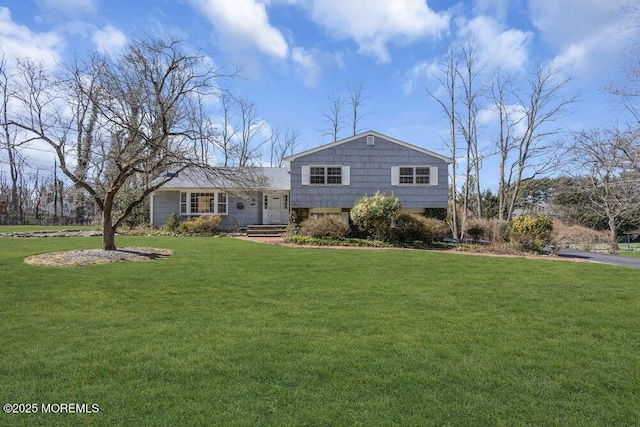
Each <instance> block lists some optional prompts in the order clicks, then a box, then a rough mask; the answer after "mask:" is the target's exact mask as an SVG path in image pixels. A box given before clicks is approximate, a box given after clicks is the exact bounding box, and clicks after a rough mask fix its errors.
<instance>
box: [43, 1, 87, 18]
mask: <svg viewBox="0 0 640 427" xmlns="http://www.w3.org/2000/svg"><path fill="white" fill-rule="evenodd" d="M37 2H38V4H39V5H40V6H41V7H44V8H46V9H52V10H57V11H58V12H62V13H64V14H65V15H70V16H74V15H77V14H78V13H82V12H86V13H95V12H96V10H97V7H96V4H95V2H94V0H37Z"/></svg>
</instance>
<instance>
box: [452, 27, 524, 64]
mask: <svg viewBox="0 0 640 427" xmlns="http://www.w3.org/2000/svg"><path fill="white" fill-rule="evenodd" d="M461 25H462V27H461V29H460V32H459V35H460V37H461V38H463V39H464V38H470V39H472V40H476V41H477V42H478V45H479V46H478V47H479V55H480V58H479V59H480V60H482V61H483V62H486V63H487V65H489V66H491V67H500V68H503V69H504V70H507V71H522V70H523V69H524V68H525V64H526V62H527V59H528V56H529V54H528V47H529V42H530V39H531V33H529V32H524V31H520V30H516V29H513V28H511V29H505V30H503V29H501V27H502V26H501V25H500V24H499V23H498V22H497V21H496V20H495V19H493V18H491V17H488V16H478V17H476V18H473V19H472V20H470V21H468V22H467V21H461Z"/></svg>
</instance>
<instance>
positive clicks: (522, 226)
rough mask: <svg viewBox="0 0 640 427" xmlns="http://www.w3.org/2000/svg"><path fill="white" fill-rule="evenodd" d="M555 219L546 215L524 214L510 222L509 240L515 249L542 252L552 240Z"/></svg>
mask: <svg viewBox="0 0 640 427" xmlns="http://www.w3.org/2000/svg"><path fill="white" fill-rule="evenodd" d="M551 231H553V220H552V219H551V218H549V217H548V216H546V215H523V216H519V217H516V218H514V219H512V220H511V222H510V223H509V241H510V242H511V246H512V248H513V249H514V250H517V251H524V252H540V250H541V249H542V248H544V247H545V246H547V245H548V244H549V243H550V242H551Z"/></svg>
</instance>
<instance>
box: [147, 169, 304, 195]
mask: <svg viewBox="0 0 640 427" xmlns="http://www.w3.org/2000/svg"><path fill="white" fill-rule="evenodd" d="M290 187H291V181H290V179H289V172H288V171H287V169H286V168H270V167H245V168H216V169H213V170H211V171H205V170H202V169H186V170H184V171H182V172H180V173H179V174H178V175H177V176H175V177H174V178H172V179H171V180H170V181H168V182H167V183H166V184H164V185H163V186H162V187H161V188H159V190H160V191H161V190H186V189H196V188H197V189H199V188H208V189H246V190H258V189H259V190H289V189H290Z"/></svg>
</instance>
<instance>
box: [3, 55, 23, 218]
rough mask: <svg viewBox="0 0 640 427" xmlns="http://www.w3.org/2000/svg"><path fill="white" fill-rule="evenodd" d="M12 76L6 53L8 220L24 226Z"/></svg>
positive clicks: (5, 141) (4, 77)
mask: <svg viewBox="0 0 640 427" xmlns="http://www.w3.org/2000/svg"><path fill="white" fill-rule="evenodd" d="M11 84H12V82H11V76H10V73H9V71H8V64H7V61H6V59H5V56H4V53H2V54H0V97H1V99H0V114H1V115H2V118H0V121H1V126H0V127H1V128H2V131H1V134H0V147H1V148H2V149H3V150H4V151H5V152H6V153H7V163H8V166H9V178H10V179H11V191H10V193H9V206H8V218H10V221H11V222H17V223H19V224H22V223H23V222H24V209H23V204H22V201H21V199H20V192H19V191H18V182H19V180H20V153H19V151H18V147H19V142H18V139H17V132H16V129H15V128H12V126H11V125H9V101H10V99H11V97H12V90H13V89H12V88H11Z"/></svg>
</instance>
